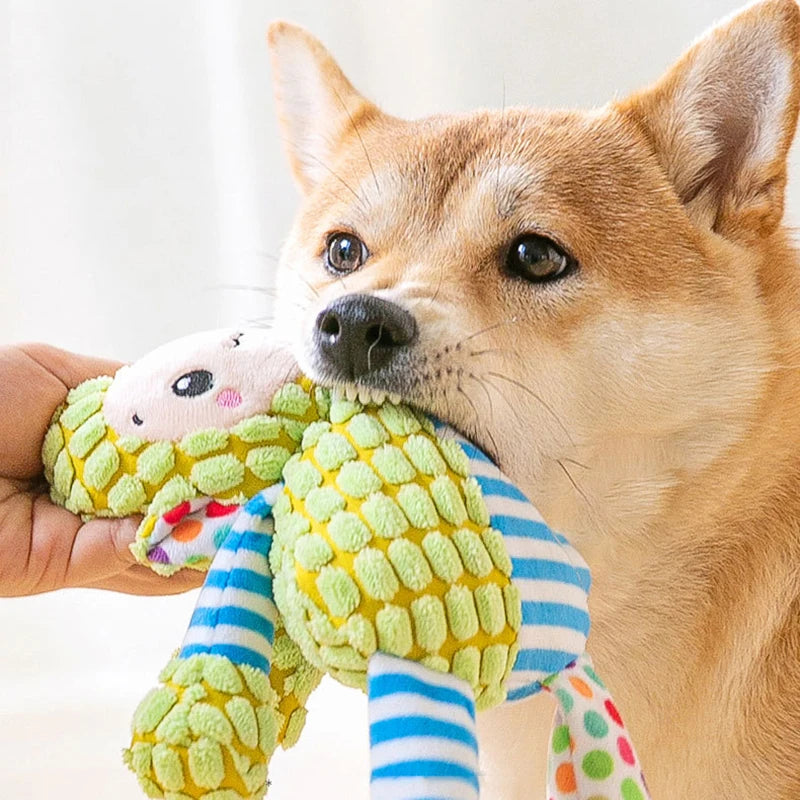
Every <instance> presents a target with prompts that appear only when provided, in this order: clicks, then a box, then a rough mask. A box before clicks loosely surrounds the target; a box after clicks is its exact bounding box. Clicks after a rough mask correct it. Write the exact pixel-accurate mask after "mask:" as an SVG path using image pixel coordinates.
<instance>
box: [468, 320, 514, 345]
mask: <svg viewBox="0 0 800 800" xmlns="http://www.w3.org/2000/svg"><path fill="white" fill-rule="evenodd" d="M516 323H517V318H516V317H511V319H506V320H501V321H500V322H495V323H494V324H493V325H487V326H486V327H485V328H481V330H479V331H475V333H471V334H469V336H465V337H464V338H463V339H461V340H460V341H459V342H457V343H456V347H457V348H458V347H461V346H463V345H464V344H465V343H466V342H469V341H470V340H471V339H475V338H476V337H478V336H482V335H483V334H484V333H489V331H493V330H496V329H497V328H502V327H503V326H505V325H515V324H516Z"/></svg>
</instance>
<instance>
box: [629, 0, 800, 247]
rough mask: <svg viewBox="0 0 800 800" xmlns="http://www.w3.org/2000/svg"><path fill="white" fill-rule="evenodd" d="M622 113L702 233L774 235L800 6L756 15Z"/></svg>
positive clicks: (723, 32)
mask: <svg viewBox="0 0 800 800" xmlns="http://www.w3.org/2000/svg"><path fill="white" fill-rule="evenodd" d="M617 108H618V109H619V110H620V111H622V112H623V113H624V114H626V115H629V116H630V117H632V118H633V119H634V120H636V121H637V123H638V124H639V126H640V128H641V129H642V131H644V132H645V134H646V135H647V136H648V138H649V139H650V143H651V145H652V147H653V150H654V152H655V154H656V156H657V157H658V159H659V160H660V161H661V164H662V166H663V168H664V171H665V173H666V176H667V178H668V179H669V180H670V181H671V183H672V185H673V186H674V188H675V191H676V193H677V195H678V197H679V198H680V199H681V200H682V201H683V203H684V204H685V207H686V209H687V212H688V213H689V216H690V217H691V218H692V219H693V220H694V221H695V223H697V224H699V225H700V226H702V227H705V228H711V229H713V230H715V231H716V232H717V233H720V234H722V235H723V236H730V237H733V238H737V239H741V238H744V239H752V238H754V237H756V238H757V237H760V236H766V235H769V234H770V233H771V232H772V231H773V230H775V228H776V226H777V225H778V224H779V222H780V220H781V216H782V214H783V203H784V188H785V185H786V166H787V164H786V160H787V155H788V151H789V146H790V144H791V142H792V138H793V136H794V132H795V126H796V124H797V115H798V108H800V9H799V8H798V5H797V2H796V1H795V0H765V1H764V2H760V3H756V4H754V5H751V6H750V7H748V8H747V9H746V10H745V11H743V12H741V13H739V14H737V15H735V16H733V17H731V18H730V19H728V20H727V21H726V22H724V23H723V24H721V25H719V26H717V27H716V28H713V29H712V30H711V31H710V32H709V33H708V34H707V35H706V36H704V37H703V38H702V39H700V40H699V41H698V42H697V43H696V44H695V45H694V47H692V48H691V49H690V50H689V51H688V52H687V53H686V54H685V55H684V56H683V58H682V59H681V60H680V61H678V63H677V64H676V65H675V66H674V67H673V68H672V69H671V70H670V71H669V72H668V73H667V74H666V75H665V76H664V77H663V78H662V79H661V80H660V81H659V82H658V83H656V84H655V86H653V87H651V88H650V89H647V90H645V91H644V92H640V93H638V94H635V95H634V96H633V97H631V98H628V99H627V100H625V101H623V102H622V103H619V104H618V105H617Z"/></svg>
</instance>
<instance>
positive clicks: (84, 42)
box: [0, 0, 800, 800]
mask: <svg viewBox="0 0 800 800" xmlns="http://www.w3.org/2000/svg"><path fill="white" fill-rule="evenodd" d="M737 5H738V3H737V2H735V0H734V2H732V1H731V0H672V2H669V3H665V2H661V0H647V1H645V0H640V1H639V2H630V0H607V1H606V2H587V1H586V0H436V1H434V0H430V1H429V2H424V0H404V2H381V1H380V0H342V1H341V2H334V1H332V0H327V1H326V0H227V1H226V2H223V0H171V2H165V0H135V1H134V0H71V2H62V1H61V0H0V344H5V343H10V342H14V341H20V340H32V339H38V340H46V341H50V342H53V343H57V344H59V345H61V346H64V347H68V348H72V349H77V350H82V351H86V352H92V353H95V354H98V355H106V356H111V357H116V358H119V359H132V358H135V357H136V356H138V355H140V354H141V353H143V352H145V351H147V350H149V349H151V348H152V347H154V346H155V345H157V344H159V343H161V342H163V341H166V340H168V339H170V338H173V337H176V336H179V335H181V334H183V333H187V332H189V331H193V330H199V329H203V328H209V327H214V326H218V325H221V324H228V323H235V322H236V321H239V320H248V319H253V318H257V317H267V316H268V315H269V313H270V299H269V296H268V295H265V294H263V293H259V292H257V291H241V290H234V289H232V288H228V287H230V286H231V285H248V286H253V287H268V286H270V285H271V284H272V281H273V273H274V260H275V257H276V256H277V253H278V250H279V247H280V245H281V241H282V238H283V236H284V233H285V231H286V229H287V226H288V224H289V221H290V219H291V216H292V213H293V211H294V209H295V207H296V204H297V195H296V192H295V190H294V188H293V186H292V184H291V180H290V176H289V173H288V169H287V167H286V165H285V162H284V158H283V146H282V142H281V140H280V137H279V134H278V130H277V126H276V120H275V114H274V111H273V107H272V101H271V86H270V74H269V62H268V57H267V52H266V47H265V44H264V31H265V28H266V25H267V23H268V21H269V20H271V19H274V18H277V17H284V18H288V19H291V20H294V21H297V22H300V23H302V24H304V25H306V26H307V27H309V28H310V29H311V30H312V31H313V32H315V33H316V34H317V35H319V36H320V37H321V38H322V39H323V40H324V41H325V42H326V44H327V45H328V46H329V48H330V49H331V50H332V51H333V53H334V54H335V56H336V57H337V58H338V59H339V60H340V62H341V64H342V65H343V67H344V68H345V71H346V72H347V73H348V74H349V75H350V76H351V78H352V80H353V81H354V83H355V84H356V85H357V86H358V87H359V88H361V89H362V91H364V92H365V93H366V94H368V95H369V96H371V97H373V98H374V99H376V100H377V101H378V102H379V103H381V104H382V105H383V106H384V107H385V108H386V109H387V110H389V111H390V112H392V113H395V114H398V115H407V116H422V115H425V114H428V113H432V112H435V111H454V110H464V109H469V108H473V107H478V106H490V107H500V106H501V105H502V104H503V103H504V102H505V104H506V105H514V104H537V105H549V106H554V105H559V106H593V105H599V104H601V103H604V102H605V101H606V100H608V99H610V98H611V97H612V96H614V95H622V94H624V93H625V92H627V91H629V90H632V89H634V88H636V87H637V86H640V85H642V84H643V83H646V82H648V81H650V80H652V79H654V78H655V77H657V76H658V75H659V73H660V72H661V71H662V70H663V69H664V68H665V67H666V66H667V65H668V64H669V63H670V61H671V60H673V59H674V58H675V57H677V55H678V54H679V53H680V51H681V50H682V49H683V47H684V46H685V45H687V43H689V42H690V41H691V40H692V39H693V38H694V37H695V36H696V35H697V34H698V33H700V32H701V31H702V30H703V29H704V28H705V27H706V26H707V25H708V24H710V23H711V22H712V21H713V20H715V19H717V18H719V17H720V16H722V15H724V14H727V13H728V12H729V11H731V10H732V9H733V8H735V7H736V6H737ZM795 172H796V170H795ZM798 177H800V175H795V177H794V182H793V183H790V186H791V189H790V191H791V194H790V202H789V216H790V218H793V219H795V218H796V214H794V213H793V212H794V210H795V208H796V206H797V203H798V199H799V198H800V194H799V193H800V181H798V180H797V178H798ZM0 413H2V409H0ZM193 602H194V596H193V595H188V596H184V597H179V598H169V599H160V598H154V599H153V598H151V599H140V598H129V597H124V596H115V595H111V594H107V593H101V592H93V591H70V592H63V593H61V594H58V595H47V596H42V597H35V598H27V599H20V600H0V642H2V644H0V786H2V788H0V795H2V796H3V797H4V798H5V797H7V798H15V800H16V799H19V800H23V799H24V800H28V799H30V800H44V798H49V797H59V798H61V800H71V799H72V798H114V800H126V798H131V799H132V798H140V797H141V796H142V795H141V793H140V791H139V789H138V788H137V786H136V784H135V781H134V780H133V778H132V777H131V776H130V775H129V774H127V772H126V771H125V769H124V768H123V767H122V766H121V763H120V759H119V750H120V747H122V746H123V745H124V744H125V743H126V731H127V725H128V720H129V717H130V712H131V711H132V709H133V708H134V706H135V704H136V702H137V701H138V699H139V698H140V697H141V695H142V694H143V692H144V691H145V690H146V689H147V688H149V686H150V684H151V682H152V681H153V680H154V679H155V676H156V674H157V671H158V670H159V668H160V667H161V666H162V664H163V662H164V661H165V660H166V658H167V656H168V654H169V653H170V651H171V649H172V648H173V647H174V646H176V645H177V643H178V642H179V639H180V636H181V634H182V632H183V629H184V627H185V625H186V622H187V620H188V617H189V614H190V612H191V607H192V605H193ZM311 707H312V708H311V714H310V717H309V723H308V727H307V730H306V732H305V734H304V737H303V739H302V741H301V743H300V745H299V746H298V747H297V748H296V749H295V750H294V751H293V752H292V753H289V754H284V753H281V754H279V755H278V756H277V757H276V759H275V766H274V769H273V771H272V779H273V781H274V788H273V790H272V791H271V794H270V797H272V798H274V800H290V798H292V799H295V798H303V797H309V798H310V797H325V798H327V799H328V800H337V798H340V799H341V800H345V798H346V800H358V798H365V797H366V793H367V734H366V719H365V710H364V704H363V699H362V698H361V697H360V696H359V695H358V693H355V692H351V691H348V690H345V689H341V688H338V687H335V686H334V684H332V683H331V684H327V685H326V686H325V687H324V688H323V689H322V690H321V692H320V693H319V696H318V697H316V698H315V699H313V700H312V703H311ZM312 766H313V768H311V769H310V768H309V767H312ZM535 794H536V796H538V789H537V790H536V791H535Z"/></svg>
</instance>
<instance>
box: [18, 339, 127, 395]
mask: <svg viewBox="0 0 800 800" xmlns="http://www.w3.org/2000/svg"><path fill="white" fill-rule="evenodd" d="M19 349H20V350H21V351H22V352H23V353H25V355H27V356H28V357H29V358H31V359H33V360H34V361H35V362H36V363H37V364H39V365H40V366H41V367H43V368H44V369H46V370H47V371H48V372H49V373H50V374H51V375H54V376H55V377H56V378H58V380H59V381H61V383H62V384H63V385H64V386H65V387H66V388H68V389H72V388H74V387H75V386H77V385H78V384H79V383H81V382H82V381H85V380H87V379H88V378H96V377H97V376H98V375H113V374H114V373H115V372H116V371H117V370H118V369H119V368H120V367H121V366H122V364H121V363H120V362H119V361H113V360H111V359H107V358H96V357H94V356H86V355H81V354H80V353H70V352H69V351H67V350H61V349H60V348H58V347H52V346H50V345H48V344H41V343H32V344H22V345H19Z"/></svg>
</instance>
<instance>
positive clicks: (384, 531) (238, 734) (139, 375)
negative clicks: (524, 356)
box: [43, 331, 649, 800]
mask: <svg viewBox="0 0 800 800" xmlns="http://www.w3.org/2000/svg"><path fill="white" fill-rule="evenodd" d="M43 460H44V463H45V470H46V475H47V478H48V480H49V481H50V483H51V487H52V496H53V499H54V500H55V501H56V502H59V503H61V504H63V505H65V506H66V507H67V508H69V509H71V510H73V511H74V512H75V513H80V514H82V515H84V516H85V517H87V518H89V517H92V516H101V515H107V516H122V515H127V514H132V513H142V514H144V515H145V516H144V519H143V521H142V523H141V525H140V527H139V532H138V535H137V541H136V544H135V545H134V552H135V553H136V555H137V557H138V558H139V560H140V561H141V562H142V563H145V564H148V565H149V566H150V567H151V568H153V569H154V570H156V571H157V572H160V573H161V574H163V575H169V574H171V573H173V572H175V571H176V570H177V569H180V568H182V567H193V568H197V569H208V575H207V577H206V581H205V585H204V587H203V589H202V591H201V593H200V598H199V600H198V604H197V608H196V610H195V612H194V614H193V616H192V619H191V622H190V625H189V629H188V632H187V634H186V637H185V639H184V642H183V645H182V647H181V648H180V650H179V651H177V653H176V655H175V656H174V657H173V658H172V660H171V661H170V662H169V663H168V665H167V667H166V668H165V669H164V671H163V672H162V674H161V676H160V681H161V685H160V686H159V687H158V688H156V689H154V690H152V691H151V692H150V693H149V694H148V695H147V696H146V697H145V699H144V700H143V701H142V703H141V704H140V706H139V708H138V709H137V711H136V713H135V714H134V720H133V740H132V743H131V746H130V748H129V749H127V750H126V751H125V760H126V762H127V764H128V765H129V766H130V768H131V769H132V770H133V771H134V772H135V773H136V775H137V776H138V778H139V781H140V783H141V785H142V786H143V788H144V790H145V792H146V793H147V794H148V795H149V796H150V797H158V798H162V797H163V798H167V800H190V799H194V800H245V799H247V800H250V799H251V798H253V799H255V798H261V797H262V796H263V795H264V793H265V791H266V788H267V785H268V782H267V768H268V764H269V760H270V758H271V756H272V754H273V751H274V750H275V748H276V747H277V746H278V745H282V746H283V747H288V746H291V745H292V744H293V743H294V742H295V741H297V738H298V736H299V735H300V731H301V729H302V727H303V724H304V721H305V702H306V700H307V699H308V696H309V695H310V693H311V692H312V691H313V689H314V688H315V687H316V685H317V684H318V682H319V680H320V677H321V675H322V674H323V673H327V674H330V675H332V676H333V677H334V678H336V679H338V680H340V681H341V682H343V683H345V684H347V685H350V686H355V687H358V688H360V689H362V690H365V691H366V692H367V694H368V698H369V732H370V743H371V765H372V774H371V796H372V798H373V800H423V799H427V798H438V799H439V800H477V798H478V796H479V782H478V745H477V738H476V730H475V711H476V709H478V710H480V709H485V708H490V707H492V706H495V705H497V704H499V703H501V702H505V701H511V702H513V701H519V700H522V699H523V698H526V697H528V696H530V695H532V694H535V693H536V692H539V691H546V692H549V693H550V694H552V695H553V697H554V698H555V700H556V703H557V711H556V721H555V725H554V728H553V733H552V737H551V752H550V770H549V779H548V780H549V787H548V791H549V795H548V797H550V798H553V800H555V799H556V798H558V800H567V799H568V798H582V799H583V800H589V798H594V799H595V800H598V799H599V798H622V800H643V798H647V797H649V795H648V794H647V789H646V787H645V784H644V779H643V777H642V774H641V770H640V767H639V764H638V760H637V758H636V755H635V752H634V749H633V746H632V744H631V741H630V738H629V736H628V733H627V731H626V730H625V728H624V725H623V722H622V720H621V718H620V716H619V713H618V711H617V709H616V707H615V706H614V703H613V701H612V700H611V698H610V696H609V695H608V692H607V690H606V689H605V687H604V686H603V684H602V682H601V680H600V678H599V677H598V676H597V675H596V673H595V672H594V669H593V668H592V664H591V660H590V658H589V656H588V655H587V653H586V651H585V648H586V637H587V635H588V631H589V615H588V605H587V593H588V589H589V571H588V569H587V567H586V565H585V563H584V562H583V560H582V559H581V557H580V556H579V554H578V553H577V551H576V550H574V549H573V548H572V547H571V546H570V545H569V543H568V541H567V540H566V539H565V538H564V537H563V536H561V535H559V534H556V533H554V532H553V531H551V530H550V529H549V528H548V527H547V526H546V525H545V523H544V521H543V520H542V518H541V517H540V516H539V514H538V512H537V511H536V510H535V508H534V507H533V506H532V505H531V503H530V502H529V501H528V500H527V498H526V497H525V495H524V494H523V493H522V492H521V491H520V490H519V489H518V488H517V487H516V486H514V484H513V483H512V482H511V481H510V480H509V479H508V478H507V477H506V476H504V475H503V474H502V473H501V472H500V470H499V469H498V468H497V467H496V466H495V465H494V464H493V463H492V462H491V460H490V459H489V458H487V457H486V456H485V455H484V454H483V453H482V452H481V451H480V450H479V449H478V448H476V447H475V446H474V445H472V444H471V443H470V442H468V441H466V440H465V439H463V438H462V437H461V436H460V435H458V434H457V433H456V432H455V431H453V430H452V429H450V428H449V427H447V426H446V425H443V424H441V423H439V422H438V421H436V420H433V419H431V418H429V417H428V416H426V415H424V414H422V413H420V412H419V411H417V410H415V409H413V408H410V407H408V406H404V405H395V404H392V403H385V404H383V405H380V406H375V405H368V406H364V405H363V404H361V403H359V402H357V401H355V400H348V399H345V398H344V397H340V396H335V395H334V396H331V393H330V392H329V391H328V390H326V389H324V388H321V387H316V386H313V385H312V383H311V382H310V381H308V380H307V379H305V378H303V377H301V376H299V375H298V374H297V373H296V368H295V367H294V364H293V362H292V361H291V359H290V358H289V357H288V356H287V355H286V354H285V353H283V352H282V351H280V350H279V349H278V348H276V347H274V345H272V344H271V342H270V334H269V333H268V332H264V331H247V332H245V333H241V332H233V333H220V332H212V333H207V334H200V335H197V336H194V337H187V338H186V339H183V340H179V341H178V342H174V343H172V344H170V345H167V346H165V347H164V348H160V349H159V350H156V351H154V352H153V353H151V354H150V355H149V356H146V357H145V358H143V359H142V360H140V361H139V362H137V363H135V364H134V365H132V366H130V367H124V368H123V369H121V370H120V371H119V372H118V373H117V376H116V377H114V378H113V380H112V379H111V378H98V379H94V380H92V381H88V382H87V383H85V384H82V385H81V386H79V387H77V389H74V390H72V392H70V394H69V395H68V397H67V401H66V404H65V405H64V406H63V407H62V408H61V409H59V410H58V411H57V412H56V414H55V415H54V418H53V423H52V425H51V428H50V430H49V432H48V434H47V437H46V439H45V443H44V448H43Z"/></svg>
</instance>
